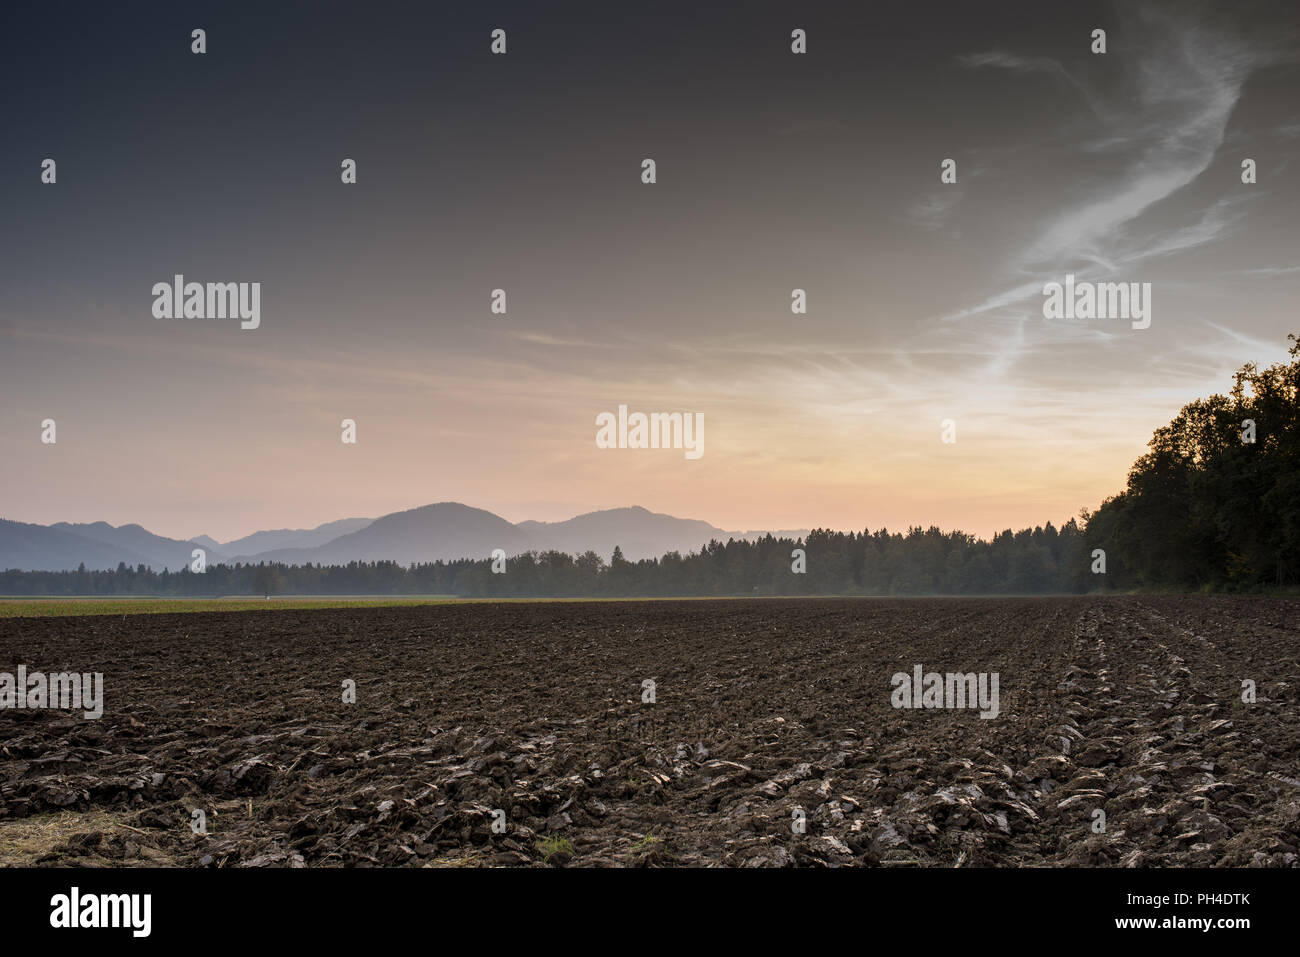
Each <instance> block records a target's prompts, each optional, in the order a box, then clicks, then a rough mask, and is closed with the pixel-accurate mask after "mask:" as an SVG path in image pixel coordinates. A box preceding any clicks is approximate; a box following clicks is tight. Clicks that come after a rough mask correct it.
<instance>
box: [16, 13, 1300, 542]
mask: <svg viewBox="0 0 1300 957" xmlns="http://www.w3.org/2000/svg"><path fill="white" fill-rule="evenodd" d="M268 8H269V9H268ZM6 16H7V17H8V18H9V20H10V24H9V29H7V30H5V31H3V39H0V78H2V79H3V81H4V85H3V89H4V90H5V91H6V94H5V102H6V106H5V121H4V143H3V147H2V148H0V208H3V210H4V216H3V220H2V221H0V263H3V266H2V267H0V451H2V452H3V468H2V469H0V475H2V476H3V477H2V478H0V516H2V517H4V518H8V519H13V520H18V521H26V522H39V523H42V524H47V523H51V522H56V521H73V522H82V521H100V520H103V521H108V522H110V523H112V524H114V525H118V524H124V523H128V522H136V523H139V524H142V525H144V526H145V527H146V528H149V529H150V530H151V531H154V532H156V533H158V534H162V535H168V536H171V537H176V538H189V537H192V536H196V535H199V534H207V535H211V536H213V537H214V538H216V539H218V540H222V541H225V540H228V539H231V538H235V537H238V536H241V535H245V534H248V533H250V532H252V531H255V530H257V529H261V528H284V527H312V526H314V525H317V524H320V523H322V522H326V521H331V520H334V519H339V518H344V517H349V516H378V515H381V514H385V513H388V512H392V511H397V510H400V509H405V508H412V507H416V506H419V505H424V504H429V503H432V502H440V501H460V502H464V503H466V504H469V505H473V506H477V507H480V508H485V509H488V510H490V511H493V512H496V513H497V514H499V515H501V516H503V517H505V518H507V519H509V520H511V521H521V520H524V519H538V520H547V521H553V520H559V519H564V518H568V517H570V516H572V515H574V514H578V513H581V512H587V511H592V510H595V509H601V508H611V507H619V506H625V505H632V504H636V505H642V506H644V507H646V508H649V509H651V510H653V511H660V512H667V513H670V514H673V515H677V516H680V517H685V518H696V519H704V520H707V521H709V522H712V523H713V524H715V525H717V526H720V527H723V528H728V529H738V530H744V529H761V528H774V529H777V528H812V527H825V528H837V529H859V530H860V529H862V528H872V529H877V528H880V527H882V526H883V527H888V528H890V529H894V530H902V529H905V528H906V527H908V526H910V525H924V526H929V525H938V526H940V527H943V528H945V529H948V528H959V529H962V530H964V531H967V532H970V533H974V534H979V535H989V534H992V533H995V532H996V531H999V530H1001V529H1004V528H1020V527H1025V526H1032V525H1036V524H1041V523H1044V522H1046V521H1049V520H1050V521H1053V522H1055V523H1057V524H1060V523H1061V522H1063V521H1065V520H1067V519H1068V518H1070V517H1071V516H1074V515H1077V514H1078V513H1079V511H1080V509H1082V508H1085V507H1087V508H1096V507H1097V506H1098V505H1099V504H1100V502H1101V501H1102V500H1103V499H1104V498H1105V497H1107V496H1109V495H1111V494H1114V493H1115V492H1117V491H1119V490H1120V489H1121V488H1122V487H1123V484H1124V480H1125V476H1126V474H1127V471H1128V468H1129V467H1130V465H1131V464H1132V463H1133V461H1134V460H1135V459H1136V458H1137V457H1138V456H1139V455H1141V454H1142V453H1143V451H1144V450H1145V445H1146V442H1147V441H1148V440H1149V438H1150V436H1151V433H1152V431H1153V430H1154V429H1155V428H1156V427H1158V426H1160V425H1162V424H1164V423H1166V422H1168V421H1169V419H1170V418H1172V417H1173V415H1174V414H1175V413H1176V412H1177V411H1178V409H1179V408H1180V407H1181V406H1182V405H1184V404H1186V403H1187V402H1189V401H1192V400H1193V399H1195V398H1197V397H1200V396H1204V395H1208V394H1210V393H1213V392H1222V391H1226V389H1227V388H1228V386H1229V385H1230V376H1231V373H1232V371H1233V370H1234V369H1236V368H1237V367H1239V366H1240V365H1241V364H1242V363H1244V362H1247V361H1254V362H1259V363H1261V364H1267V363H1269V362H1274V361H1280V360H1282V359H1284V358H1285V355H1286V347H1287V341H1286V336H1287V334H1288V333H1290V332H1300V321H1297V318H1296V316H1297V309H1296V303H1297V298H1298V297H1300V257H1298V256H1297V251H1298V250H1300V241H1298V240H1300V235H1298V230H1300V226H1298V225H1297V224H1298V223H1300V217H1298V216H1297V213H1300V187H1298V186H1297V177H1298V176H1300V8H1298V7H1297V6H1296V5H1295V3H1294V2H1291V0H1287V2H1277V3H1272V2H1260V3H1255V2H1245V3H1236V4H1232V5H1226V4H1220V5H1211V4H1202V3H1193V2H1177V3H1142V2H1124V3H1115V4H1109V3H1088V2H1084V3H1071V4H1070V5H1069V6H1068V7H1067V6H1065V5H1060V4H1044V3H1041V2H1026V3H1021V2H1006V3H1003V2H999V3H997V4H974V3H925V2H915V0H910V2H886V3H873V4H869V5H868V4H848V3H842V4H829V3H816V2H809V3H802V2H801V3H799V4H764V3H744V4H741V3H735V4H707V5H701V4H685V3H656V4H649V5H628V4H617V5H613V4H608V3H601V4H594V3H584V4H576V3H563V2H561V3H554V4H549V3H548V4H545V5H542V4H535V3H518V4H510V3H496V4H492V3H475V4H467V3H459V4H454V5H449V4H440V3H428V4H420V5H415V4H389V3H384V2H369V3H366V4H363V5H356V4H333V3H312V4H309V5H307V4H304V5H299V6H294V5H278V4H277V5H271V4H252V3H248V4H239V3H234V4H220V5H208V6H204V5H193V4H186V5H181V4H162V3H158V4H152V3H133V4H127V5H122V6H113V7H109V6H106V5H102V4H96V5H84V6H82V5H72V4H57V3H55V4H48V5H25V6H23V7H22V8H15V9H14V10H12V11H7V13H6ZM195 28H202V29H204V30H205V31H206V40H207V52H206V53H203V54H195V53H192V52H191V44H192V42H193V41H192V39H191V31H192V30H193V29H195ZM497 28H500V29H503V30H505V31H506V44H507V46H506V53H505V55H493V54H492V53H491V51H490V45H491V32H492V31H493V30H494V29H497ZM795 29H802V30H804V31H806V36H807V53H805V54H795V53H793V52H791V42H792V41H791V31H792V30H795ZM1095 29H1104V30H1105V31H1106V52H1105V53H1093V52H1092V50H1091V47H1092V44H1093V38H1092V34H1093V31H1094V30H1095ZM46 158H52V159H54V160H55V161H56V163H57V167H56V182H55V183H53V184H49V183H43V182H42V181H41V175H42V169H41V164H42V161H43V160H44V159H46ZM646 158H650V159H653V160H654V161H655V164H656V169H655V172H656V181H655V182H654V183H653V184H647V183H644V182H642V161H643V160H644V159H646ZM344 159H354V160H355V161H356V164H357V175H356V182H355V183H350V184H345V183H343V182H342V181H341V164H342V162H343V160H344ZM945 159H953V160H955V161H956V180H957V181H956V182H955V183H943V182H941V172H942V170H941V164H942V163H943V161H944V160H945ZM1244 159H1253V160H1254V161H1255V163H1256V177H1257V181H1256V182H1255V183H1253V184H1246V183H1243V182H1242V169H1241V164H1242V161H1243V160H1244ZM178 273H179V274H182V275H183V276H184V277H185V278H186V281H196V282H258V283H260V284H261V286H260V295H261V309H260V325H259V326H258V328H256V329H241V328H240V324H239V323H238V321H228V320H219V319H189V320H186V319H166V318H161V319H160V318H156V317H155V316H154V313H153V307H154V295H153V292H152V290H153V287H154V285H155V284H156V283H159V282H167V283H170V282H171V281H172V277H173V276H174V275H176V274H178ZM1067 274H1072V275H1074V276H1076V277H1077V278H1078V279H1079V280H1086V281H1092V282H1123V283H1139V284H1143V283H1150V284H1151V285H1150V289H1151V323H1150V326H1149V328H1145V329H1135V328H1132V324H1131V323H1130V322H1129V321H1127V320H1125V319H1113V318H1112V319H1056V318H1051V319H1049V318H1045V317H1044V313H1043V302H1044V296H1043V287H1044V284H1046V283H1049V282H1054V281H1055V282H1063V281H1064V278H1065V276H1066V275H1067ZM494 289H504V290H505V292H506V312H505V314H504V315H501V314H494V313H493V312H492V310H491V302H492V298H491V297H492V291H493V290H494ZM794 289H803V290H805V291H806V295H807V312H806V314H795V313H793V312H792V311H791V302H792V298H791V297H792V290H794ZM620 405H626V406H628V408H629V410H631V411H641V412H645V413H651V412H682V413H686V412H691V413H699V414H702V415H703V419H704V446H703V448H704V454H703V455H702V456H701V457H699V458H698V459H691V458H687V457H686V456H685V455H684V454H683V452H682V451H681V450H677V449H627V448H624V449H608V448H604V449H603V448H599V447H598V446H597V443H596V433H597V429H596V418H597V416H598V415H600V414H601V413H603V412H614V413H616V412H617V410H618V407H619V406H620ZM46 419H54V420H55V422H56V430H57V431H56V442H55V443H54V444H49V443H46V442H43V441H42V432H43V427H42V423H43V421H44V420H46ZM344 419H352V420H354V421H355V423H356V438H357V441H356V443H355V444H345V443H344V442H342V441H341V431H342V430H341V423H342V420H344ZM945 420H951V422H952V423H953V424H954V425H955V439H956V441H953V442H944V441H943V436H944V432H943V423H944V421H945ZM952 435H953V433H952V432H951V431H950V432H949V437H952Z"/></svg>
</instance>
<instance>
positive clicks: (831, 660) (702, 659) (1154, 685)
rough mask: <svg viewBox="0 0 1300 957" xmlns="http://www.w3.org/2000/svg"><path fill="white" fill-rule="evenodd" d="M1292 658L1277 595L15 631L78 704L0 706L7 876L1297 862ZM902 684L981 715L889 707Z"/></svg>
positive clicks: (9, 652) (647, 606) (302, 615)
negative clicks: (320, 869)
mask: <svg viewBox="0 0 1300 957" xmlns="http://www.w3.org/2000/svg"><path fill="white" fill-rule="evenodd" d="M1297 662H1300V602H1297V601H1292V600H1283V599H1233V598H1199V597H1197V598H1048V599H971V600H966V599H933V600H929V599H918V600H909V601H887V600H838V599H834V600H832V599H827V600H820V599H817V600H791V601H783V600H763V601H716V602H715V601H689V602H617V603H536V604H520V603H511V604H500V605H492V604H474V605H447V606H426V607H412V608H378V609H337V610H320V611H284V610H280V611H273V612H249V613H242V612H240V613H226V614H190V615H150V616H130V617H85V618H48V619H8V620H4V621H0V671H9V672H13V671H14V670H16V667H17V665H19V664H25V665H27V667H28V669H29V670H31V671H34V670H40V671H65V670H76V671H83V672H87V671H90V672H93V671H100V672H103V673H104V676H105V677H104V683H105V712H104V716H103V718H102V719H101V720H98V721H88V720H84V719H83V718H81V717H80V715H79V714H78V715H76V716H70V715H69V713H67V712H56V711H13V710H7V711H0V863H8V864H15V863H29V862H31V861H32V860H35V862H37V863H41V864H47V865H57V864H84V863H98V864H108V865H113V866H122V865H129V864H157V863H176V864H180V865H183V866H226V867H231V866H261V865H277V866H298V865H326V866H329V865H373V866H392V865H405V866H483V865H502V864H506V865H513V864H529V865H543V864H546V865H552V866H553V865H563V864H577V865H629V866H633V865H636V866H643V865H651V866H654V865H717V864H722V865H733V866H764V865H767V866H778V865H789V864H795V865H812V866H826V865H830V866H835V865H847V864H869V865H884V866H917V865H920V866H927V865H930V866H944V867H952V866H956V865H960V866H967V867H970V866H988V865H1029V864H1039V865H1041V864H1048V865H1102V866H1208V865H1221V866H1251V865H1253V866H1261V865H1265V866H1267V865H1271V866H1295V865H1296V864H1297V863H1298V861H1300V859H1298V858H1297V849H1298V845H1300V708H1298V707H1297V689H1300V664H1298V663H1297ZM915 664H921V665H923V666H924V668H925V670H927V671H930V670H933V671H939V672H949V671H954V672H956V671H961V672H970V671H974V672H997V673H998V675H999V678H1000V705H1001V713H1000V715H999V716H998V717H997V718H995V719H992V720H982V719H981V718H980V717H979V714H978V712H977V711H974V710H964V711H963V710H902V709H895V708H894V707H892V706H891V703H890V693H891V684H890V679H891V676H892V675H893V674H894V673H895V672H907V673H910V672H911V670H912V667H913V665H915ZM346 679H351V680H354V681H355V682H356V691H357V703H356V704H344V703H343V701H342V684H343V682H344V681H345V680H346ZM645 679H652V680H653V681H654V682H655V694H656V699H657V700H656V702H655V703H654V704H644V703H642V700H641V699H642V682H643V681H644V680H645ZM1245 679H1251V680H1253V681H1254V682H1255V683H1256V686H1257V691H1256V693H1257V696H1258V697H1257V700H1256V701H1255V702H1254V703H1253V704H1247V703H1243V702H1242V700H1241V694H1242V681H1243V680H1245ZM195 808H200V809H203V810H204V811H205V812H206V815H207V829H208V834H207V835H206V836H201V835H195V834H193V833H192V832H191V829H190V820H191V811H192V810H193V809H195ZM496 809H500V810H502V811H504V812H505V818H504V819H505V823H506V831H505V833H502V834H497V833H493V830H492V822H493V819H494V818H493V815H494V811H495V810H496ZM1097 809H1100V810H1102V811H1104V812H1105V816H1106V829H1105V833H1094V832H1093V824H1094V815H1093V812H1094V811H1095V810H1097ZM797 811H802V812H803V814H804V815H805V817H806V831H805V833H802V834H798V833H793V831H792V826H791V825H792V820H793V819H794V818H793V815H795V814H796V812H797ZM43 822H44V823H43ZM49 822H55V823H57V825H58V828H55V829H53V830H51V828H53V827H54V825H53V824H51V823H49ZM38 826H39V827H38ZM33 827H37V828H38V829H37V831H36V832H32V831H31V829H32V828H33ZM40 827H44V830H40ZM22 828H27V829H28V831H22V830H21V829H22ZM59 829H62V830H63V831H66V832H68V833H66V834H59V839H58V840H57V841H51V840H49V839H48V838H45V839H44V840H45V843H44V844H40V845H33V844H32V843H31V841H30V840H28V842H27V843H25V844H22V843H21V842H22V840H23V835H24V834H30V833H37V834H38V835H39V834H45V835H48V834H56V833H59ZM20 844H21V846H22V847H23V848H24V850H23V851H21V852H19V851H17V850H15V848H17V847H19V846H20ZM34 846H38V847H39V853H35V854H33V853H32V852H31V848H32V847H34Z"/></svg>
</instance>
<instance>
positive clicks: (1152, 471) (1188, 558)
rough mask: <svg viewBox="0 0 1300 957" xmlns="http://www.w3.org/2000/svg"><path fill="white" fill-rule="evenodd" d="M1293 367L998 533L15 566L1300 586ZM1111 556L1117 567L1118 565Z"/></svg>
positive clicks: (749, 584) (48, 582) (742, 591)
mask: <svg viewBox="0 0 1300 957" xmlns="http://www.w3.org/2000/svg"><path fill="white" fill-rule="evenodd" d="M1289 338H1290V339H1291V340H1292V346H1291V349H1290V355H1291V360H1292V361H1291V362H1290V363H1289V364H1278V365H1274V366H1270V367H1268V368H1266V369H1262V370H1261V369H1258V368H1257V367H1256V366H1255V364H1253V363H1251V364H1247V365H1246V366H1244V367H1243V368H1242V369H1241V370H1240V371H1238V372H1237V373H1236V374H1235V376H1234V382H1233V387H1232V389H1231V391H1230V392H1229V394H1228V395H1226V396H1225V395H1214V396H1211V397H1210V398H1208V399H1201V400H1197V401H1195V402H1193V403H1191V404H1190V405H1187V406H1184V407H1183V409H1182V410H1181V411H1180V412H1179V414H1178V416H1177V417H1176V418H1175V419H1174V420H1173V421H1172V422H1171V423H1170V424H1169V425H1167V426H1164V427H1163V428H1160V429H1158V430H1157V431H1156V433H1155V436H1154V437H1153V438H1152V440H1151V442H1150V451H1148V452H1147V453H1146V454H1145V455H1143V456H1142V457H1141V458H1140V459H1138V461H1137V462H1136V463H1135V464H1134V466H1133V468H1132V470H1131V471H1130V472H1129V476H1128V482H1127V486H1126V487H1125V489H1124V491H1122V492H1120V493H1119V494H1118V495H1115V496H1113V497H1112V498H1109V499H1107V500H1106V501H1105V502H1103V503H1102V504H1101V507H1100V508H1098V509H1097V511H1096V512H1093V513H1088V512H1087V511H1085V512H1084V513H1083V515H1082V516H1081V517H1082V520H1083V521H1082V524H1080V523H1079V522H1076V521H1075V520H1074V519H1071V520H1070V521H1068V522H1066V523H1065V524H1064V525H1063V526H1062V527H1060V528H1059V529H1058V528H1056V527H1054V526H1053V525H1052V524H1051V523H1050V522H1049V523H1048V524H1047V525H1045V526H1042V527H1039V528H1033V529H1023V530H1021V531H1019V532H1014V533H1013V532H1011V531H1009V530H1008V531H1005V532H1002V533H1000V534H998V535H996V536H994V537H993V539H992V540H988V541H986V540H982V539H977V538H975V537H974V536H971V535H965V534H963V533H961V532H943V531H940V530H939V529H938V528H933V527H932V528H927V529H922V528H919V527H917V528H910V529H908V530H907V531H906V532H905V533H898V532H889V531H887V530H885V529H880V530H878V531H875V532H871V531H869V530H868V531H863V532H832V531H826V530H821V529H817V530H814V531H813V532H811V533H809V535H808V536H807V538H806V539H802V540H798V541H795V540H791V539H778V538H773V537H772V536H768V537H766V538H763V539H760V540H758V541H754V542H745V541H735V540H732V541H728V542H725V543H724V542H716V541H714V542H709V543H708V544H707V545H704V546H703V547H702V548H701V549H700V551H698V552H692V553H690V554H687V555H680V554H678V553H676V552H672V553H669V554H667V555H664V556H663V557H662V558H658V559H647V560H642V561H638V562H629V561H626V560H624V559H623V557H622V555H621V553H620V552H619V551H618V550H615V552H614V555H613V557H612V560H611V561H609V562H606V561H604V559H602V558H601V557H600V556H598V555H596V554H595V553H594V552H587V553H586V554H584V555H580V556H577V557H576V558H575V557H573V556H570V555H566V554H563V553H560V552H543V553H540V554H539V553H532V552H530V553H528V554H524V555H519V556H516V557H513V558H510V559H508V560H506V562H505V566H504V570H503V571H497V572H494V571H493V568H492V562H491V561H490V560H487V559H484V560H478V561H471V560H464V561H456V562H449V563H444V562H434V563H430V564H419V565H410V566H402V565H399V564H397V563H395V562H353V563H351V564H349V565H341V566H324V567H323V566H319V565H305V566H289V565H268V564H255V565H252V564H250V565H234V566H226V565H213V566H209V567H208V569H207V570H206V572H204V573H203V574H194V573H191V572H189V571H188V570H184V571H181V572H179V573H178V572H167V571H162V572H154V571H152V570H150V569H148V568H145V567H144V566H139V567H137V568H128V567H127V566H125V565H120V566H118V568H117V569H116V570H115V571H86V570H85V569H84V568H83V569H81V570H78V571H75V572H20V571H8V572H0V594H5V595H174V596H218V595H247V594H268V595H270V594H299V595H460V596H465V597H570V596H574V597H577V596H601V597H625V596H647V597H658V596H707V595H814V594H816V595H932V594H948V595H979V594H997V595H1018V594H1021V595H1023V594H1053V593H1054V594H1060V593H1082V592H1090V591H1114V590H1125V591H1127V590H1137V589H1167V590H1218V591H1258V590H1262V589H1265V588H1277V587H1294V586H1296V585H1297V584H1300V339H1298V338H1297V337H1296V336H1290V337H1289ZM1103 567H1104V571H1103V570H1102V569H1103Z"/></svg>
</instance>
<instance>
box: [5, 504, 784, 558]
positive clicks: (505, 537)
mask: <svg viewBox="0 0 1300 957" xmlns="http://www.w3.org/2000/svg"><path fill="white" fill-rule="evenodd" d="M766 534H768V533H767V532H728V531H724V530H723V529H720V528H717V527H716V526H714V525H710V524H709V523H708V522H703V521H697V520H692V519H684V518H674V517H673V516H672V515H664V514H662V513H658V512H651V511H648V510H647V509H644V508H641V507H640V506H632V507H630V508H613V509H606V510H604V511H599V512H588V513H587V514H585V515H578V516H576V517H574V518H571V519H569V520H567V521H564V522H531V521H529V522H520V523H518V524H513V523H511V522H508V521H506V520H505V519H504V518H502V517H501V516H499V515H494V514H493V513H491V512H488V511H484V510H483V509H480V508H471V507H470V506H468V505H461V504H459V503H457V502H440V503H438V504H436V505H425V506H423V507H421V508H413V509H409V510H407V511H404V512H393V513H392V514H389V515H384V516H381V517H380V518H376V519H368V518H345V519H341V520H339V521H335V522H327V523H326V524H324V525H319V526H317V527H316V528H300V529H275V530H271V531H261V532H254V533H253V534H252V535H246V536H244V537H243V538H237V539H234V540H233V541H229V542H218V541H216V540H215V539H213V538H210V537H209V536H207V535H199V536H197V537H196V538H193V539H190V540H189V541H179V540H178V539H174V538H164V537H162V536H161V535H155V534H153V533H152V532H150V531H148V530H147V529H145V528H142V527H141V526H139V525H120V526H117V527H114V526H112V525H109V524H108V523H107V522H92V523H87V524H70V523H68V522H57V523H55V524H54V525H32V524H28V523H24V522H12V521H7V520H4V519H0V569H12V568H17V569H21V570H23V571H64V570H76V569H77V567H78V566H80V565H82V564H84V565H85V566H86V568H88V569H103V568H116V567H117V566H118V564H119V563H122V562H125V563H126V564H127V565H129V566H131V567H132V568H134V567H136V566H137V565H146V566H149V567H151V568H153V569H155V570H158V571H161V570H162V569H164V568H168V569H171V570H173V571H177V570H179V569H181V568H183V567H186V566H188V565H189V564H190V560H191V557H190V556H191V553H192V552H193V551H194V549H195V548H196V547H199V548H202V549H204V551H205V552H206V553H207V562H208V564H217V563H220V562H224V563H226V564H233V563H235V562H244V563H248V562H254V563H255V562H283V563H285V564H289V565H302V564H306V563H307V562H311V563H313V564H325V565H345V564H347V563H348V562H351V561H384V560H387V561H396V562H401V563H402V564H408V563H410V562H432V561H438V560H442V561H453V560H455V559H458V558H473V559H481V558H488V557H489V556H490V555H491V554H492V551H493V549H497V548H501V549H504V550H505V552H506V554H507V555H517V554H520V553H521V552H526V551H549V550H554V551H561V552H567V553H569V554H571V555H578V554H581V553H582V552H585V551H588V550H591V551H594V552H596V553H597V554H599V555H600V556H602V557H603V558H605V559H606V560H609V558H610V556H611V555H612V554H613V552H614V547H615V546H618V547H619V548H621V549H622V551H623V555H624V557H626V558H627V559H628V560H629V561H637V560H638V559H641V558H658V557H660V556H661V555H663V554H664V553H665V552H670V551H677V552H681V553H682V554H686V553H687V552H692V551H699V549H700V548H701V547H702V546H704V545H706V544H708V542H709V541H710V540H712V539H717V540H718V541H724V542H725V541H726V540H727V539H729V538H736V539H754V538H761V537H762V536H763V535H766ZM772 534H774V535H777V536H786V537H790V538H801V537H803V536H805V535H807V530H806V529H787V530H781V531H773V532H772Z"/></svg>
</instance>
